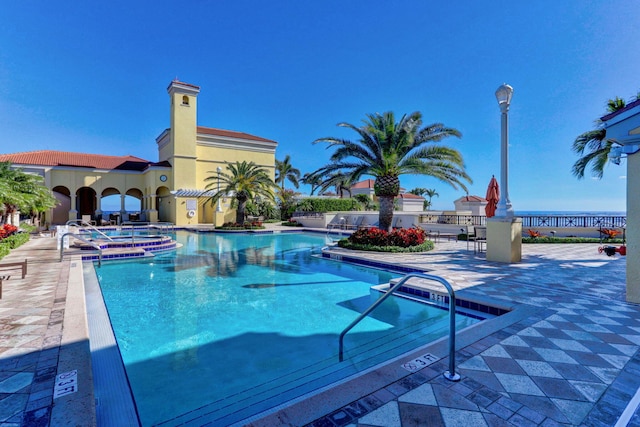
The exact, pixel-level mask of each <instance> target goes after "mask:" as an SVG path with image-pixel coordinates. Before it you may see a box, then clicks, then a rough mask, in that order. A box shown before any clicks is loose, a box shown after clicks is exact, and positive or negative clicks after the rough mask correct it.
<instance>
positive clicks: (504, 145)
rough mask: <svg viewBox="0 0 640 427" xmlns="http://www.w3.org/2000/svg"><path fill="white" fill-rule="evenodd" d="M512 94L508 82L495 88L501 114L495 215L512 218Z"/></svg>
mask: <svg viewBox="0 0 640 427" xmlns="http://www.w3.org/2000/svg"><path fill="white" fill-rule="evenodd" d="M512 96H513V88H512V87H511V86H509V85H508V84H503V85H501V86H500V87H499V88H498V90H496V99H497V100H498V106H499V107H500V112H501V113H502V114H501V116H502V117H501V124H502V131H501V135H502V136H501V150H500V200H499V201H498V206H497V209H496V216H497V217H504V218H513V207H512V206H511V201H510V200H509V115H508V113H509V104H511V97H512Z"/></svg>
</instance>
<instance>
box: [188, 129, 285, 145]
mask: <svg viewBox="0 0 640 427" xmlns="http://www.w3.org/2000/svg"><path fill="white" fill-rule="evenodd" d="M197 131H198V133H203V134H205V135H215V136H225V137H229V138H238V139H249V140H251V141H262V142H271V143H274V144H277V142H276V141H272V140H270V139H266V138H262V137H259V136H255V135H251V134H248V133H244V132H236V131H233V130H224V129H216V128H207V127H204V126H198V130H197Z"/></svg>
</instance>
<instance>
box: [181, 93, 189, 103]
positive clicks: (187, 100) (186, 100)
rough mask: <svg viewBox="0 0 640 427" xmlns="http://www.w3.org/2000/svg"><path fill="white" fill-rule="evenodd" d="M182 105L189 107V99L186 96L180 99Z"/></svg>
mask: <svg viewBox="0 0 640 427" xmlns="http://www.w3.org/2000/svg"><path fill="white" fill-rule="evenodd" d="M182 105H189V97H188V96H187V95H185V96H183V97H182Z"/></svg>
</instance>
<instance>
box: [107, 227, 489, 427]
mask: <svg viewBox="0 0 640 427" xmlns="http://www.w3.org/2000/svg"><path fill="white" fill-rule="evenodd" d="M177 240H178V241H179V242H180V243H182V244H183V247H182V248H181V249H179V250H177V251H176V252H175V253H168V254H163V255H159V256H156V257H155V258H153V259H147V260H138V261H127V262H110V263H104V264H103V265H102V267H101V268H99V269H97V274H98V279H99V282H100V287H101V289H102V293H103V297H104V300H105V303H106V306H107V310H108V312H109V317H110V320H111V323H112V326H113V329H114V332H115V336H116V340H117V342H118V346H119V348H120V352H121V355H122V359H123V362H124V364H125V368H126V371H127V376H128V379H129V382H130V384H131V388H132V391H133V395H134V398H135V401H136V405H137V408H138V412H139V414H140V418H141V421H142V424H143V425H145V426H147V425H156V424H160V425H182V424H184V423H186V424H187V425H202V424H206V423H212V425H227V424H230V423H233V422H236V421H239V420H242V419H244V418H246V417H249V416H251V415H255V414H256V413H259V412H261V411H264V410H267V409H269V408H272V407H274V406H277V405H279V404H281V403H283V402H286V401H288V400H291V399H294V398H296V397H299V396H301V395H303V394H305V393H307V392H310V391H313V390H316V389H318V388H320V387H323V386H326V385H328V384H331V383H333V382H335V381H338V380H340V379H343V378H345V377H347V376H350V375H353V374H355V373H357V372H360V371H362V370H364V369H367V368H370V367H372V366H374V365H376V364H378V363H381V362H383V361H386V360H389V359H390V358H392V357H395V356H398V355H400V354H402V353H404V352H406V351H409V350H411V349H414V348H416V347H418V346H420V345H424V344H426V343H428V342H430V341H432V340H434V339H437V338H440V337H441V336H444V335H446V334H447V332H448V312H446V311H444V310H441V309H438V308H433V307H430V306H428V305H425V304H420V303H416V302H414V301H410V300H406V299H403V298H397V297H392V298H389V300H388V301H386V302H385V303H384V304H382V305H381V306H380V307H379V308H378V309H377V310H376V311H375V312H374V313H373V314H372V315H371V316H370V317H368V318H366V319H365V320H364V321H363V322H362V323H360V324H359V325H358V326H356V327H355V328H354V329H353V330H352V331H351V332H350V333H349V334H348V335H347V336H346V338H345V350H346V352H345V358H346V361H345V362H342V363H338V356H337V354H338V335H339V333H340V331H341V330H342V329H343V328H344V327H345V326H346V325H348V324H349V323H350V322H351V321H353V320H354V319H355V318H356V317H357V315H358V314H359V313H361V312H362V311H363V310H364V309H366V308H367V307H368V306H369V305H370V304H371V303H372V302H373V301H374V300H375V298H377V294H375V293H372V292H371V291H370V287H371V286H372V285H376V284H380V283H387V282H388V281H389V280H390V279H391V278H392V277H396V276H397V275H394V274H392V273H389V272H385V271H382V270H377V269H370V268H364V267H359V266H354V265H349V264H344V263H339V262H335V261H330V260H326V259H321V258H318V257H315V256H312V252H314V251H316V252H317V250H318V249H319V248H321V247H322V246H324V245H325V244H326V241H325V236H323V235H317V234H302V233H296V234H291V233H284V234H275V235H270V234H195V233H186V232H178V233H177ZM475 322H477V320H475V319H471V318H469V317H465V316H457V324H458V328H459V329H461V328H463V327H465V326H468V325H470V324H472V323H475Z"/></svg>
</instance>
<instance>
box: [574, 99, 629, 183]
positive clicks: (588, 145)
mask: <svg viewBox="0 0 640 427" xmlns="http://www.w3.org/2000/svg"><path fill="white" fill-rule="evenodd" d="M624 107H626V103H625V101H624V100H623V99H621V98H619V97H617V96H616V97H615V98H614V99H610V100H608V101H607V113H615V112H616V111H619V110H622V109H623V108H624ZM595 126H596V128H595V129H594V130H590V131H588V132H585V133H583V134H580V135H578V137H577V138H576V139H575V141H573V145H572V147H571V149H572V150H573V152H574V153H576V154H577V155H579V156H581V157H580V158H579V159H578V160H576V162H575V163H574V164H573V166H572V168H571V172H572V173H573V175H574V176H575V177H576V178H578V179H583V178H584V173H585V169H586V168H587V166H589V165H590V166H591V175H592V176H593V177H595V178H598V179H600V178H602V176H603V174H604V167H605V166H606V165H607V161H608V160H609V153H610V152H611V147H612V146H613V145H614V144H616V143H615V141H613V140H611V139H607V131H606V130H605V128H604V123H603V122H602V120H600V119H597V120H596V121H595Z"/></svg>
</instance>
